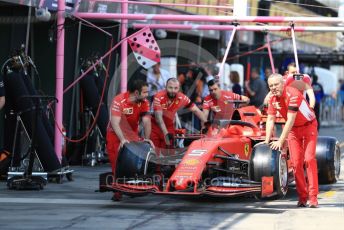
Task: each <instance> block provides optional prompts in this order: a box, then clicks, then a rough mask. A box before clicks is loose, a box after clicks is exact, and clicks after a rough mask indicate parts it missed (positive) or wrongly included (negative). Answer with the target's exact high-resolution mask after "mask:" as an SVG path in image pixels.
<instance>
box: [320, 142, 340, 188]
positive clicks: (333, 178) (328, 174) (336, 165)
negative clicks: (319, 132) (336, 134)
mask: <svg viewBox="0 0 344 230" xmlns="http://www.w3.org/2000/svg"><path fill="white" fill-rule="evenodd" d="M340 157H341V153H340V147H339V144H338V141H337V139H336V138H333V137H318V142H317V147H316V159H317V165H318V179H319V183H320V184H333V183H336V182H337V180H338V179H339V175H340V167H341V165H340Z"/></svg>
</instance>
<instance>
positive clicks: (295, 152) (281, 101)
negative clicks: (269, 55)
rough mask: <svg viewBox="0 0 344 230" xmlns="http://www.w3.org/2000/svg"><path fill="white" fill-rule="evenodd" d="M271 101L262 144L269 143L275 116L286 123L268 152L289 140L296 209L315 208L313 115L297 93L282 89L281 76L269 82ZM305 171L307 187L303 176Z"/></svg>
mask: <svg viewBox="0 0 344 230" xmlns="http://www.w3.org/2000/svg"><path fill="white" fill-rule="evenodd" d="M268 85H269V88H270V92H271V98H270V100H269V106H268V118H267V123H266V139H265V143H269V142H270V138H271V134H272V132H273V128H274V124H275V118H276V114H277V112H279V113H280V114H281V115H282V117H283V118H284V119H285V120H286V123H285V126H284V127H283V131H282V134H281V136H280V137H279V139H278V141H272V142H271V143H269V144H270V147H271V149H274V150H279V149H282V146H283V145H284V142H285V140H286V139H287V137H288V146H289V150H290V155H291V160H292V163H293V167H294V174H295V182H296V190H297V193H298V196H299V201H298V204H297V206H298V207H306V205H307V200H308V199H309V207H311V208H317V207H318V199H317V196H318V170H317V161H316V157H315V148H316V144H317V138H318V131H317V120H316V118H315V113H314V111H313V109H312V108H310V106H309V104H308V102H307V101H306V99H305V98H304V97H303V95H302V94H301V93H300V91H298V90H297V89H295V88H293V87H290V86H285V83H284V81H283V77H282V75H280V74H272V75H270V77H269V78H268ZM304 164H305V167H306V172H307V177H308V184H307V182H306V178H305V175H304Z"/></svg>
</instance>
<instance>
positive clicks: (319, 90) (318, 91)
mask: <svg viewBox="0 0 344 230" xmlns="http://www.w3.org/2000/svg"><path fill="white" fill-rule="evenodd" d="M312 88H313V91H314V95H315V106H314V112H315V116H316V118H317V121H318V130H319V129H320V103H321V100H322V99H323V97H324V96H325V94H324V89H323V87H322V85H321V84H320V83H319V82H318V76H317V75H315V74H314V75H313V81H312Z"/></svg>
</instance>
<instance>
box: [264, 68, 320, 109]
mask: <svg viewBox="0 0 344 230" xmlns="http://www.w3.org/2000/svg"><path fill="white" fill-rule="evenodd" d="M287 69H288V70H287V71H286V72H285V74H284V75H283V81H284V82H285V85H287V86H291V87H294V88H296V89H298V90H299V91H300V92H301V93H302V94H304V92H305V93H306V94H307V96H308V100H309V105H310V107H311V108H312V109H314V107H315V102H316V101H315V94H314V91H313V88H312V79H311V77H310V76H309V75H308V74H297V69H296V66H295V63H290V64H289V65H288V67H287ZM270 96H271V93H270V92H269V93H268V95H266V97H265V99H264V104H265V105H266V104H267V103H268V101H269V97H270ZM304 96H305V95H304Z"/></svg>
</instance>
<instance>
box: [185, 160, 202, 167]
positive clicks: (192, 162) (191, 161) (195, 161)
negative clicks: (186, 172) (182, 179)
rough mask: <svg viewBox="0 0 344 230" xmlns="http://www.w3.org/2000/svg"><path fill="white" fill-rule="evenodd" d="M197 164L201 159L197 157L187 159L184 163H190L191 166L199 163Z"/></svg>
mask: <svg viewBox="0 0 344 230" xmlns="http://www.w3.org/2000/svg"><path fill="white" fill-rule="evenodd" d="M197 164H199V160H197V159H187V160H186V161H185V162H184V165H190V166H194V165H197Z"/></svg>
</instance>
